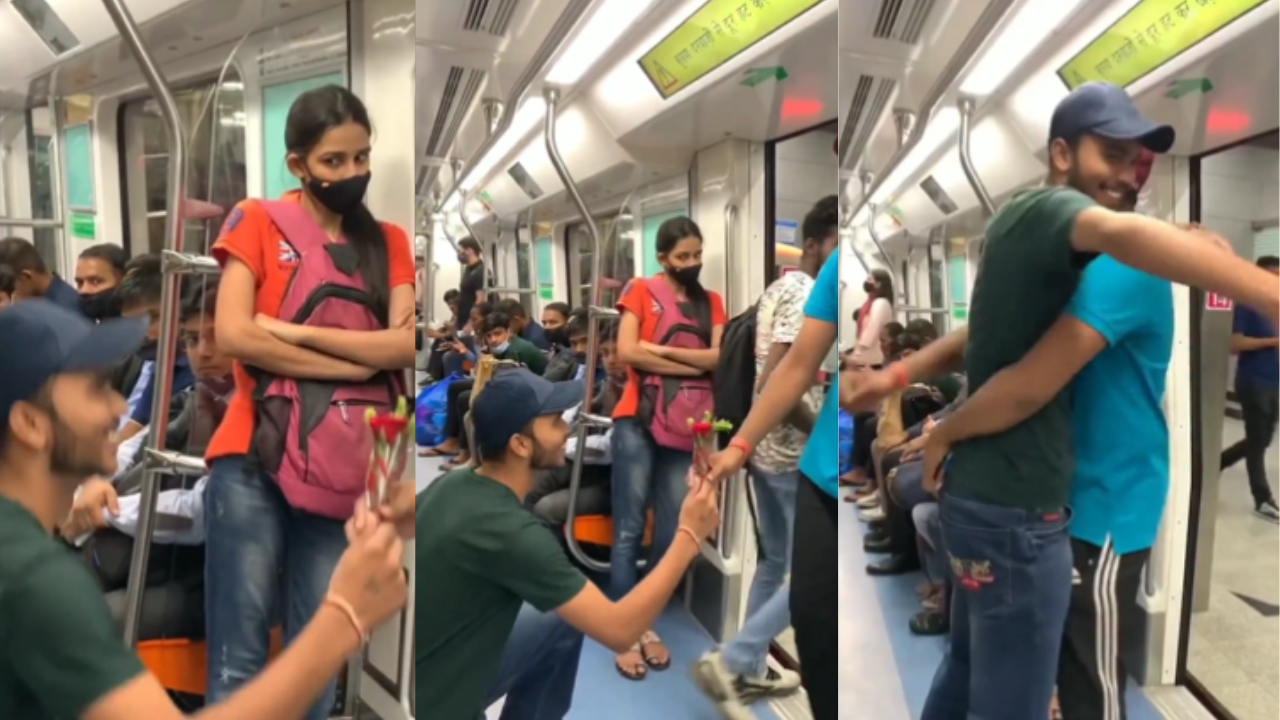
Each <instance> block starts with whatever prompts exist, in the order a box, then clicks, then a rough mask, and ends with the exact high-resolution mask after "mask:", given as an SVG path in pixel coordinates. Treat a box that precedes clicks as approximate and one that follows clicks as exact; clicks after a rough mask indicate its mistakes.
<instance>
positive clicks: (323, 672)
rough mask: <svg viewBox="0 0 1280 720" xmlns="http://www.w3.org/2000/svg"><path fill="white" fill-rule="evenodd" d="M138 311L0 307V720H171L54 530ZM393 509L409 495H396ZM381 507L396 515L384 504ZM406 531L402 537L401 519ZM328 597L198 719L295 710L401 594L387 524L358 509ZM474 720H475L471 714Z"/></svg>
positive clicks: (131, 346) (137, 331) (91, 448)
mask: <svg viewBox="0 0 1280 720" xmlns="http://www.w3.org/2000/svg"><path fill="white" fill-rule="evenodd" d="M145 334H146V327H145V324H144V323H142V322H140V321H137V320H109V321H106V322H103V323H101V324H99V325H92V324H90V323H89V321H88V320H86V319H85V318H83V317H82V316H80V315H79V314H78V313H72V312H70V311H68V310H64V309H62V308H60V307H58V306H56V305H53V304H51V303H49V302H48V301H45V300H26V301H23V302H21V303H18V304H17V305H15V306H13V307H12V308H9V309H6V310H5V311H4V312H0V338H3V339H4V342H5V348H4V349H0V718H4V719H5V720H142V719H145V720H181V719H182V718H183V717H185V716H184V715H183V713H182V712H181V711H180V710H178V708H176V707H175V706H174V704H173V701H172V700H171V699H170V698H169V696H168V695H166V694H165V690H164V688H163V687H161V686H160V683H159V682H157V681H156V679H155V678H154V677H153V676H152V675H151V674H149V673H148V672H146V670H145V669H144V668H143V667H142V663H141V662H140V661H139V660H138V657H137V655H135V654H134V653H133V652H132V651H131V650H130V649H129V648H128V647H127V646H126V645H125V644H124V642H122V641H121V638H120V636H119V635H118V634H117V631H116V626H115V624H114V623H113V622H112V620H111V616H110V614H109V612H108V610H107V605H106V602H105V601H104V600H103V598H102V593H101V592H100V591H99V589H98V586H97V583H96V582H95V581H94V579H93V578H92V577H91V576H90V575H89V572H88V570H87V569H86V568H85V567H84V566H83V565H82V564H81V563H80V562H79V560H78V559H77V558H76V556H75V555H74V554H73V553H71V552H70V551H68V550H67V549H66V547H65V546H63V545H61V544H60V543H58V542H56V541H55V540H54V539H53V533H54V531H55V526H56V525H57V524H58V523H59V522H61V521H63V520H64V519H66V518H67V516H68V513H69V512H70V510H71V502H72V497H73V495H74V493H75V491H76V488H78V487H79V486H80V485H81V484H82V483H83V482H84V481H85V480H87V479H88V478H90V477H93V476H95V475H105V476H110V475H112V474H113V473H114V472H115V467H116V442H115V440H114V439H113V436H114V435H115V430H116V427H117V426H118V425H119V420H120V417H121V416H123V415H124V414H125V412H126V410H127V408H126V405H125V401H124V398H122V397H120V395H119V394H118V393H116V392H115V391H113V390H112V389H111V384H110V380H111V368H112V367H114V365H115V364H116V363H117V362H119V361H120V360H122V359H123V358H126V357H128V356H129V355H130V354H131V353H133V352H135V351H137V349H138V347H139V346H141V345H142V341H143V337H144V336H145ZM397 500H398V502H400V503H401V504H402V506H403V516H405V517H407V516H408V513H409V505H410V498H409V497H407V496H406V495H405V493H403V492H401V493H399V494H398V496H397ZM384 517H387V518H388V519H395V520H397V521H399V520H400V517H398V516H397V515H396V513H391V512H387V513H385V514H384ZM404 530H405V532H406V535H408V534H409V532H408V530H407V528H404ZM347 537H348V538H349V539H350V541H351V547H350V548H349V549H348V550H347V552H346V553H345V554H344V555H343V556H342V559H341V560H340V561H339V562H338V567H337V569H336V570H335V571H334V574H333V579H332V580H331V583H330V586H329V592H330V595H329V598H330V600H329V601H328V602H327V603H326V604H325V605H323V606H322V607H321V609H320V611H318V612H317V613H316V615H315V617H314V618H313V620H312V621H311V623H310V624H309V625H308V626H307V627H306V628H305V629H304V630H303V631H302V632H301V633H299V634H298V635H297V637H295V638H293V642H292V644H291V645H290V648H289V650H288V651H286V652H285V653H284V654H283V655H281V656H280V657H279V658H278V659H277V660H276V661H275V662H274V663H272V665H271V667H270V668H268V669H267V670H266V671H264V672H263V673H262V675H261V676H260V677H259V678H258V679H256V680H254V681H253V682H251V683H249V684H248V685H247V686H245V688H244V689H243V690H241V691H240V692H237V693H236V694H235V695H233V696H232V697H230V698H228V699H227V700H226V701H225V702H222V703H219V704H217V705H212V706H209V707H207V708H205V709H204V710H203V711H202V712H200V713H199V714H197V715H196V717H197V718H202V719H203V720H291V719H293V718H301V717H302V715H303V713H304V712H306V711H307V709H308V708H309V706H310V705H311V704H312V703H313V702H315V700H316V699H317V698H319V697H320V693H321V692H322V691H323V690H324V687H325V686H326V685H327V684H328V682H329V679H330V678H332V677H333V676H334V675H336V674H337V673H338V672H339V671H340V670H341V668H342V667H343V666H344V665H345V664H346V661H347V659H348V658H349V657H351V655H353V654H354V653H355V652H357V651H358V650H359V649H360V647H361V645H362V643H363V639H364V635H365V632H366V630H372V629H373V628H374V627H376V626H377V625H379V624H380V623H381V622H383V621H384V620H386V619H387V618H389V617H391V616H392V615H394V614H398V613H399V611H400V609H401V608H402V607H403V605H404V601H405V598H406V595H407V592H406V588H405V582H404V570H403V562H402V557H403V552H404V550H403V545H402V544H401V542H400V540H399V538H398V536H397V529H396V525H395V524H394V523H390V522H388V523H382V522H379V521H377V520H376V519H375V518H372V517H370V516H367V515H365V514H364V513H363V512H362V513H360V514H359V515H358V517H357V519H356V520H353V522H352V523H350V524H349V525H348V528H347ZM472 720H474V719H472Z"/></svg>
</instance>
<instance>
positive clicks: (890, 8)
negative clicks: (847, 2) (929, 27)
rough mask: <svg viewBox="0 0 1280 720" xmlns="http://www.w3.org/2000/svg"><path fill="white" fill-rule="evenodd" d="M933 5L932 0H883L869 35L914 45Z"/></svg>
mask: <svg viewBox="0 0 1280 720" xmlns="http://www.w3.org/2000/svg"><path fill="white" fill-rule="evenodd" d="M933 5H934V0H884V2H883V3H882V4H881V5H880V14H879V15H878V16H876V24H875V26H874V27H873V29H872V31H871V36H872V37H874V38H876V39H878V40H893V41H895V42H900V43H906V44H908V45H915V44H916V43H918V42H920V33H921V32H922V31H923V30H924V26H925V23H926V22H927V21H928V20H929V15H931V14H932V13H933Z"/></svg>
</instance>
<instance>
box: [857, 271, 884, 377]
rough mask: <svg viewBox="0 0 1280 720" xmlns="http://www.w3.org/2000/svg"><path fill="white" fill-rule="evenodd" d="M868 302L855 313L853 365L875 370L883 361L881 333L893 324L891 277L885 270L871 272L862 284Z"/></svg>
mask: <svg viewBox="0 0 1280 720" xmlns="http://www.w3.org/2000/svg"><path fill="white" fill-rule="evenodd" d="M862 290H863V292H865V293H866V294H867V299H866V301H865V302H864V303H862V308H861V309H859V310H858V316H857V321H858V342H857V345H855V346H854V348H853V362H854V364H855V365H862V366H864V367H874V368H878V367H880V366H881V365H883V364H884V362H885V357H884V351H883V349H882V347H881V344H880V339H881V332H882V331H883V330H884V328H885V326H886V325H888V324H889V323H891V322H893V276H892V275H890V274H889V271H887V270H881V269H879V268H877V269H875V270H872V271H871V274H870V275H869V276H867V279H866V281H864V282H863V283H862Z"/></svg>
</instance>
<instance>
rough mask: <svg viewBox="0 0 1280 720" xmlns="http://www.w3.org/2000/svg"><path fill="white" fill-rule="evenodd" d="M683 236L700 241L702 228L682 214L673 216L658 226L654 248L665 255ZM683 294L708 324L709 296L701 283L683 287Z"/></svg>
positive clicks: (709, 312)
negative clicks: (705, 318)
mask: <svg viewBox="0 0 1280 720" xmlns="http://www.w3.org/2000/svg"><path fill="white" fill-rule="evenodd" d="M685 238H698V242H702V228H700V227H698V223H696V222H694V221H692V220H690V219H689V218H687V217H685V216H683V215H681V216H679V217H673V218H671V219H670V220H667V221H666V222H664V223H662V224H661V225H659V226H658V236H657V238H656V240H655V242H654V248H655V249H656V250H657V251H658V253H659V254H661V255H665V254H667V253H669V252H671V251H672V250H675V249H676V245H679V244H680V241H681V240H684V239H685ZM684 294H685V297H687V298H689V302H691V303H693V306H694V308H695V309H696V310H697V311H698V313H699V315H700V316H701V315H705V316H706V317H707V319H708V325H710V322H709V320H710V317H711V298H710V297H709V296H708V295H707V290H706V288H704V287H702V283H701V282H698V283H695V284H693V285H690V286H687V287H685V289H684ZM699 319H701V318H699Z"/></svg>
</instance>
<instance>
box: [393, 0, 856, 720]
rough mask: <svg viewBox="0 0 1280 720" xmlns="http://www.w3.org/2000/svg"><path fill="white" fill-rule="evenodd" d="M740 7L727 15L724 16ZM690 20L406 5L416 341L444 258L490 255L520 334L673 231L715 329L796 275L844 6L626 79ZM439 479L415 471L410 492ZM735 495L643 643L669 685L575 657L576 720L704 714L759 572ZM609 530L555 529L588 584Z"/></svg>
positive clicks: (454, 281) (822, 163)
mask: <svg viewBox="0 0 1280 720" xmlns="http://www.w3.org/2000/svg"><path fill="white" fill-rule="evenodd" d="M739 4H741V3H730V4H729V5H726V6H724V7H726V8H728V13H729V14H732V13H734V12H736V11H737V9H736V8H737V5H739ZM703 5H704V0H594V1H591V0H509V1H507V2H501V3H483V2H465V1H462V0H429V1H428V0H422V1H420V2H419V3H418V6H417V12H418V20H417V45H418V53H417V100H416V102H417V148H416V157H417V158H418V168H417V182H416V188H417V195H418V231H419V238H418V243H419V248H418V251H419V253H420V257H421V258H422V259H423V263H424V266H425V271H426V273H428V281H427V287H428V288H429V289H430V290H429V293H428V297H426V298H425V301H424V304H425V312H424V314H425V318H424V319H425V321H426V324H427V325H430V324H432V323H442V322H445V321H447V320H448V319H449V310H448V308H447V307H446V305H445V301H444V296H445V293H446V292H447V291H450V290H452V289H456V288H457V287H458V285H459V279H460V266H459V261H458V251H457V243H458V242H459V241H460V240H462V239H463V238H468V237H470V238H474V239H476V240H477V241H479V243H480V244H481V246H482V248H483V258H484V262H485V263H486V266H487V272H488V274H489V284H490V286H491V292H492V293H494V294H496V295H498V296H499V297H502V298H515V299H518V300H519V301H520V302H521V303H522V304H523V306H524V308H525V310H526V311H527V312H528V313H529V316H530V317H531V318H533V319H535V320H537V319H539V318H541V317H542V312H543V310H544V309H545V308H546V307H547V306H548V305H550V304H552V303H557V302H559V303H567V304H568V305H569V306H571V307H573V308H581V307H586V306H589V305H590V306H596V307H604V308H612V307H613V306H614V303H615V302H616V301H617V298H618V294H619V292H620V291H621V289H622V287H623V286H624V285H625V284H626V283H627V281H629V280H630V279H631V278H633V277H637V276H652V275H654V274H656V273H658V272H660V270H659V266H658V261H657V257H656V250H655V245H654V243H655V236H656V233H657V229H658V227H659V226H660V225H661V224H662V223H663V222H664V221H665V220H667V219H670V218H673V217H677V216H681V215H685V216H688V217H690V218H692V219H693V220H694V221H695V222H696V223H697V224H698V225H699V226H700V228H701V230H702V233H703V237H704V245H703V252H704V255H703V258H704V260H703V272H702V283H703V284H704V285H705V287H707V288H708V289H711V290H715V291H717V292H719V293H720V294H721V295H722V296H723V297H724V298H725V302H726V305H727V312H728V315H729V316H730V317H732V316H734V315H736V314H738V313H740V312H742V311H743V310H745V309H746V308H747V307H748V306H749V305H751V304H752V303H754V302H755V300H756V299H757V298H758V297H759V296H760V295H761V293H762V292H763V291H764V289H765V287H766V285H767V284H768V283H769V282H771V281H772V280H773V279H774V278H775V277H777V276H778V274H779V273H782V272H785V271H787V270H788V269H792V268H794V267H796V265H797V264H798V259H799V255H800V252H799V247H798V238H797V227H798V224H799V222H800V221H801V220H802V219H803V217H804V215H805V213H806V212H808V210H809V208H810V207H812V206H813V204H814V203H815V202H816V201H817V200H819V199H821V198H822V197H824V196H830V195H832V194H834V192H833V191H834V184H835V176H836V160H837V158H836V153H835V140H836V136H835V129H836V128H835V120H836V117H837V114H838V112H837V110H838V108H837V81H836V70H837V68H836V67H835V66H834V65H833V64H832V63H831V61H830V58H831V52H832V49H833V48H834V47H835V45H836V43H837V38H836V33H837V25H836V23H835V22H834V16H835V14H836V11H837V2H836V0H820V1H806V2H798V3H788V4H786V5H787V6H788V7H790V8H791V10H790V11H788V12H789V13H790V14H788V15H786V16H785V18H784V19H785V21H784V22H782V23H781V26H780V27H778V29H776V30H775V31H774V32H772V34H769V35H768V36H767V37H760V38H753V39H752V40H751V41H750V43H749V44H748V45H747V46H746V47H744V48H743V49H742V50H741V52H739V53H737V54H736V55H733V56H725V57H717V58H716V59H715V62H714V63H712V64H710V65H709V66H708V67H704V68H702V71H701V72H698V73H695V72H693V71H683V70H681V69H680V68H679V67H678V65H677V61H675V60H674V57H671V58H665V59H664V58H662V57H660V56H659V57H658V60H657V62H658V64H662V63H666V65H667V66H669V69H668V68H664V69H662V70H657V69H653V68H654V66H653V65H652V64H648V62H649V61H648V60H646V61H645V62H646V64H644V65H642V64H641V63H640V62H639V61H641V60H643V59H645V58H649V60H652V59H653V58H654V57H655V56H654V55H653V54H652V53H654V52H655V49H657V50H661V46H663V44H664V42H665V41H664V38H666V37H668V36H669V35H675V34H676V33H677V32H678V31H679V30H680V28H681V27H683V26H684V24H685V23H686V22H687V21H688V20H689V19H690V18H691V16H693V15H694V14H695V13H696V12H697V11H698V10H699V8H700V6H703ZM713 5H714V3H713ZM763 5H764V3H756V6H763ZM699 32H701V31H699ZM642 67H645V68H648V69H649V73H648V76H647V73H646V71H645V70H643V69H642ZM549 140H553V141H554V142H549ZM596 268H598V269H599V273H594V272H593V270H594V269H596ZM593 298H594V300H593ZM437 379H438V378H437ZM443 462H444V460H443V459H442V458H438V457H420V458H419V459H418V460H417V467H416V471H417V475H416V477H417V482H418V486H419V492H421V491H422V490H423V489H425V488H426V487H427V486H428V485H429V484H430V483H432V482H433V481H434V480H435V479H437V478H438V477H439V476H440V475H441V468H442V464H443ZM744 487H745V484H742V483H738V484H735V485H734V488H735V489H734V490H733V491H731V492H730V493H727V494H726V495H725V496H724V498H723V499H722V503H723V505H722V518H723V525H722V530H721V532H720V533H719V535H718V537H716V539H715V540H714V542H709V543H706V544H704V546H703V548H702V558H701V560H700V561H699V562H697V563H696V564H695V566H694V567H693V569H692V570H691V572H690V573H689V575H688V576H687V578H686V581H685V583H684V585H683V589H682V590H681V591H680V592H679V593H678V595H677V597H676V599H675V600H674V601H673V602H672V604H671V606H670V607H669V608H668V609H667V611H666V612H665V614H664V615H663V616H662V617H661V618H660V619H659V621H658V623H657V625H656V627H655V629H656V630H657V632H658V633H659V634H660V635H661V637H662V638H663V640H664V641H665V642H666V644H667V646H668V648H669V650H670V652H671V655H672V658H673V667H672V669H671V671H669V672H664V673H652V674H650V675H649V677H648V678H647V679H646V680H645V681H644V682H630V681H627V680H625V679H623V678H621V677H619V675H618V673H617V672H616V671H615V669H614V659H613V654H612V653H611V652H610V651H609V650H608V649H606V648H604V647H603V646H599V645H595V644H593V643H592V642H591V641H588V642H587V649H586V650H584V652H583V656H582V661H581V666H580V670H579V679H578V682H577V690H576V696H575V698H574V703H573V709H572V710H571V712H570V715H569V717H570V718H600V717H609V718H614V719H616V720H628V719H629V718H640V717H652V716H653V715H654V714H655V713H656V714H666V715H670V716H672V717H679V718H689V719H690V720H694V719H706V720H710V719H711V718H714V717H718V715H716V711H715V709H714V708H713V706H712V703H711V702H710V701H709V700H707V699H706V698H705V697H703V696H702V695H701V694H699V692H698V690H697V689H696V688H695V686H694V684H693V683H692V682H691V680H690V678H689V673H688V670H689V668H690V667H691V666H692V664H693V662H694V661H695V660H696V659H697V658H698V656H699V655H701V654H702V653H703V652H705V651H706V650H708V649H710V648H711V647H713V646H714V645H715V644H716V643H717V642H719V641H721V640H723V639H725V638H727V637H729V636H731V635H733V634H734V633H735V632H736V631H737V629H738V627H739V626H740V625H741V623H742V622H743V620H744V613H745V607H746V601H747V589H748V587H749V586H750V582H751V578H752V573H753V570H754V567H755V557H756V554H755V537H754V534H753V532H752V524H751V523H752V518H751V513H750V511H749V508H748V503H747V502H746V496H745V492H746V491H745V490H743V488H744ZM602 521H603V523H604V525H603V526H602V525H601V524H600V523H601V522H602ZM607 523H608V518H607V517H598V516H583V517H577V518H576V519H575V518H574V516H573V515H570V520H569V523H568V524H569V525H570V526H571V528H572V529H571V531H570V532H569V533H568V538H569V543H568V544H569V545H570V547H571V549H572V550H573V552H574V554H575V556H577V559H578V560H579V562H580V563H581V565H582V566H583V567H585V568H588V569H589V570H591V571H593V572H596V573H599V572H600V571H602V570H604V569H606V568H607V565H605V564H604V560H605V559H607V557H608V548H607V547H600V546H598V545H596V544H597V543H603V544H604V545H607V544H608V542H609V541H608V538H609V537H610V535H609V531H608V529H607V528H608V527H609V526H608V524H607ZM601 527H604V528H605V530H604V531H603V533H601V532H600V531H599V528H601ZM596 577H598V578H599V577H601V576H600V575H596ZM601 582H603V581H601ZM773 662H775V663H777V664H778V665H779V666H781V667H795V663H796V653H795V650H794V646H793V644H792V642H791V640H790V638H789V633H785V634H784V635H783V636H781V637H780V638H779V639H778V641H777V643H776V644H775V647H774V649H773ZM500 709H501V703H499V704H497V705H495V706H494V707H492V708H490V709H489V717H490V718H496V717H497V716H498V713H499V712H500ZM756 712H757V713H758V714H759V716H760V717H761V718H807V717H811V715H810V714H809V709H808V706H807V703H805V702H804V698H803V695H802V694H799V695H795V696H791V697H786V698H782V699H779V700H775V701H773V702H771V703H764V702H762V703H760V704H758V705H757V706H756Z"/></svg>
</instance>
